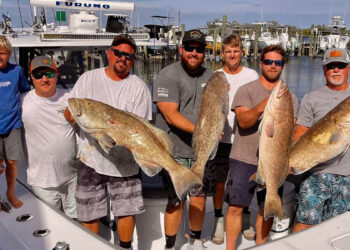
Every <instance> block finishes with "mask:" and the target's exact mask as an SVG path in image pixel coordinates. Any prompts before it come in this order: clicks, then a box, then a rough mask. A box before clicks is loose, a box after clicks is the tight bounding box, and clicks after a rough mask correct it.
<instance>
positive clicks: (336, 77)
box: [293, 48, 350, 232]
mask: <svg viewBox="0 0 350 250" xmlns="http://www.w3.org/2000/svg"><path fill="white" fill-rule="evenodd" d="M349 63H350V58H349V55H348V52H347V50H345V49H337V48H336V49H330V50H328V51H326V53H325V55H324V59H323V71H324V75H325V77H326V84H325V85H323V86H321V87H319V88H317V89H315V90H312V91H311V92H309V93H307V94H306V95H305V96H304V98H303V99H302V101H301V104H300V111H299V116H298V120H297V126H296V127H295V132H294V140H297V139H298V138H299V137H300V136H302V135H303V134H304V133H305V132H306V131H307V130H308V129H309V128H310V127H311V126H312V125H314V124H315V123H317V122H318V121H319V120H320V119H321V118H322V117H323V116H325V115H326V114H327V113H328V112H329V111H330V110H332V109H333V108H334V107H336V106H337V105H338V104H339V103H340V102H342V101H343V100H344V99H345V98H347V97H348V96H350V88H349V82H348V75H349ZM349 163H350V151H349V150H347V151H346V152H345V153H343V154H341V155H339V156H337V157H335V158H334V159H332V160H330V161H327V162H324V163H321V164H319V165H317V166H315V167H313V168H312V169H310V170H309V173H310V174H311V175H309V177H308V178H307V179H305V180H304V181H303V183H302V184H301V186H300V192H299V197H298V201H299V202H298V208H297V213H296V221H297V222H296V223H295V226H294V228H293V231H294V232H297V231H300V230H304V229H306V228H309V227H311V226H313V225H316V224H318V223H320V222H322V221H324V220H327V219H329V218H331V217H333V216H336V215H339V214H342V213H345V212H346V211H349V210H350V194H349V187H350V168H349Z"/></svg>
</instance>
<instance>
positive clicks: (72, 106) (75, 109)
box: [68, 98, 82, 117]
mask: <svg viewBox="0 0 350 250" xmlns="http://www.w3.org/2000/svg"><path fill="white" fill-rule="evenodd" d="M68 109H69V111H70V112H71V114H72V115H73V116H76V117H79V116H81V114H82V108H81V106H80V103H79V101H78V99H76V98H68Z"/></svg>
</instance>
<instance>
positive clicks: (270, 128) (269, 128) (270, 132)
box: [265, 122, 275, 138]
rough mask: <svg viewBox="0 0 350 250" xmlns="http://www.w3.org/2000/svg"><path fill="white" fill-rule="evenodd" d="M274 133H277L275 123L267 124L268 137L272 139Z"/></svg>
mask: <svg viewBox="0 0 350 250" xmlns="http://www.w3.org/2000/svg"><path fill="white" fill-rule="evenodd" d="M274 133H275V128H274V125H273V122H269V123H267V124H266V127H265V134H266V136H267V137H269V138H272V137H273V135H274Z"/></svg>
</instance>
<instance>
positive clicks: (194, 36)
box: [182, 29, 206, 45]
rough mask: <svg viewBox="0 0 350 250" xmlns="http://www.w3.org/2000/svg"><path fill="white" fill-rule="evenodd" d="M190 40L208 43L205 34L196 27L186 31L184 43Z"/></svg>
mask: <svg viewBox="0 0 350 250" xmlns="http://www.w3.org/2000/svg"><path fill="white" fill-rule="evenodd" d="M188 42H198V43H201V44H203V45H206V42H205V35H204V34H203V33H202V32H201V31H200V30H196V29H193V30H189V31H186V32H185V35H184V37H183V38H182V44H183V45H184V44H185V43H188Z"/></svg>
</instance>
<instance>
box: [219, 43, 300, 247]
mask: <svg viewBox="0 0 350 250" xmlns="http://www.w3.org/2000/svg"><path fill="white" fill-rule="evenodd" d="M286 58H287V54H286V52H285V50H284V49H283V48H282V47H281V46H279V45H271V46H268V47H266V48H265V49H264V50H263V51H261V53H260V64H259V66H260V68H261V71H262V74H261V75H260V77H259V79H257V80H255V81H252V82H249V83H247V84H245V85H243V86H241V87H239V88H238V90H237V92H236V94H235V96H234V99H233V102H232V106H231V109H232V110H233V111H234V112H235V115H236V116H235V119H236V122H237V125H238V126H237V127H236V128H235V138H234V140H233V144H232V148H231V152H230V162H229V165H230V169H229V173H228V177H227V182H226V183H227V184H226V188H225V195H224V199H225V201H226V202H227V203H228V204H229V206H228V210H227V213H226V249H230V250H231V249H236V243H237V237H238V235H239V234H240V232H241V230H242V213H243V209H244V208H245V207H247V206H249V205H250V204H251V201H252V199H253V196H254V190H255V189H256V187H257V184H256V183H255V182H252V181H249V178H250V176H252V175H253V174H254V173H256V171H257V165H258V156H257V153H258V146H259V133H258V127H259V124H260V122H261V120H262V114H263V112H264V109H265V106H266V103H267V101H268V99H269V97H270V94H271V92H272V91H273V89H274V88H275V86H276V85H277V83H278V82H279V81H280V75H281V73H282V70H283V66H284V64H285V61H286ZM292 100H293V108H294V117H296V116H297V112H298V100H297V98H296V96H295V95H294V94H292ZM265 195H266V189H264V190H261V191H258V192H257V200H258V205H259V212H258V215H257V218H256V224H255V228H256V244H262V243H264V242H266V240H267V236H268V234H269V232H270V229H271V226H272V223H273V218H270V219H268V220H267V221H265V220H264V211H263V209H264V201H265ZM279 195H280V196H281V195H282V188H280V189H279Z"/></svg>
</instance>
